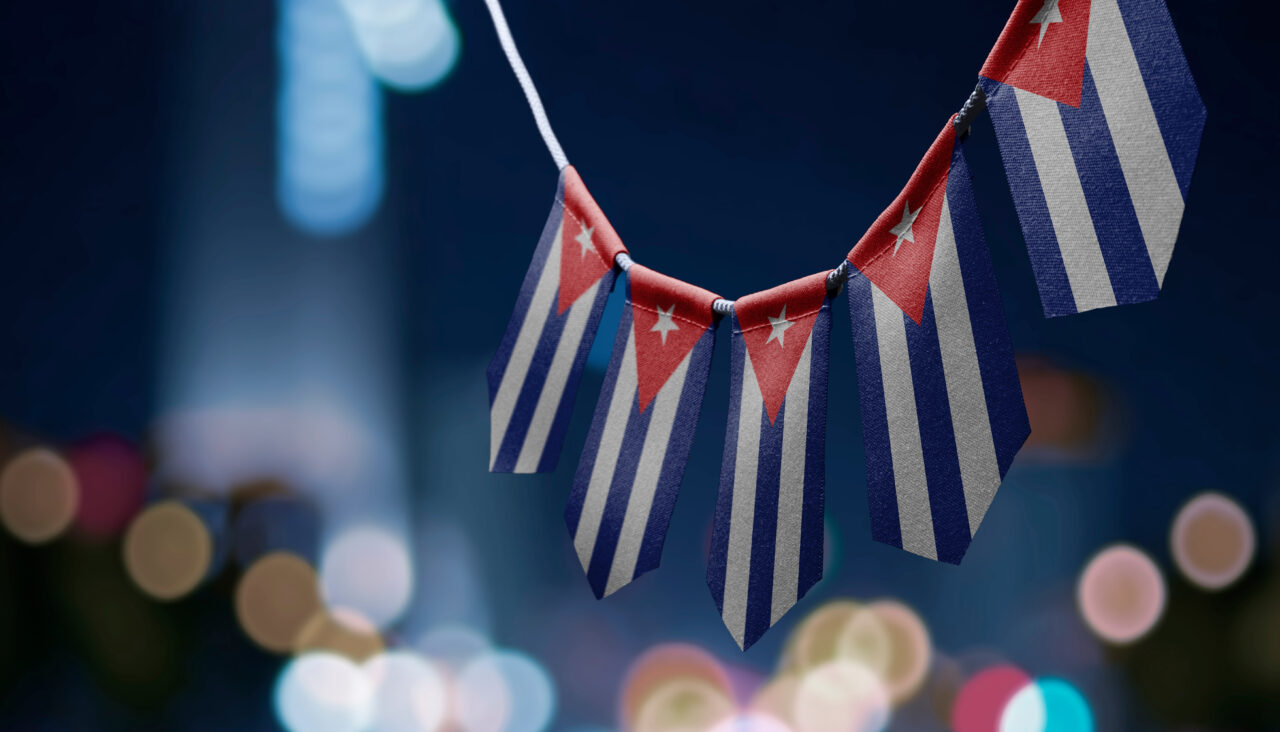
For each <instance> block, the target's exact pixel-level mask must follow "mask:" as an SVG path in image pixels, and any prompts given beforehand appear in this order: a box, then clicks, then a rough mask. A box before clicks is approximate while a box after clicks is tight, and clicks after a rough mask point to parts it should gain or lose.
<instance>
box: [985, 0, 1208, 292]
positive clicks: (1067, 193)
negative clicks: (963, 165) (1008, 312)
mask: <svg viewBox="0 0 1280 732" xmlns="http://www.w3.org/2000/svg"><path fill="white" fill-rule="evenodd" d="M981 74H982V77H983V78H982V81H981V83H982V88H983V90H984V92H985V93H986V96H987V105H988V107H989V108H990V110H991V118H992V120H993V121H994V123H995V127H996V136H997V138H998V139H999V143H1000V152H1001V155H1002V157H1003V158H1004V165H1005V171H1006V173H1007V174H1008V177H1009V187H1010V188H1011V189H1012V191H1013V199H1014V204H1015V205H1016V207H1017V210H1018V217H1019V219H1020V220H1021V222H1022V230H1023V234H1024V236H1025V237H1026V240H1027V249H1028V251H1029V252H1030V255H1031V264H1032V267H1033V268H1034V270H1035V276H1036V281H1037V283H1038V284H1039V288H1040V299H1041V302H1042V304H1043V306H1044V312H1045V315H1047V316H1055V315H1069V314H1071V313H1076V312H1082V311H1085V310H1091V309H1093V308H1100V307H1107V306H1110V305H1117V304H1124V303H1133V302H1143V301H1146V300H1151V299H1153V298H1155V297H1156V295H1157V294H1159V292H1160V287H1161V285H1162V284H1163V282H1164V275H1165V271H1166V270H1167V269H1168V267H1169V259H1170V257H1172V255H1173V246H1174V242H1175V240H1176V239H1177V237H1178V226H1179V224H1180V223H1181V221H1182V209H1183V204H1184V201H1185V199H1186V196H1187V191H1188V188H1189V187H1190V185H1191V173H1192V171H1193V169H1194V168H1195V163H1196V155H1197V153H1198V152H1199V148H1200V135H1201V132H1202V131H1203V130H1204V122H1205V108H1204V104H1203V103H1202V102H1201V101H1200V95H1199V93H1198V92H1197V91H1196V84H1195V80H1194V79H1192V78H1191V71H1190V69H1189V68H1188V67H1187V60H1186V58H1185V57H1184V56H1183V54H1182V47H1181V45H1180V44H1179V42H1178V35H1177V33H1176V31H1175V30H1174V28H1173V21H1172V20H1171V19H1170V18H1169V11H1168V9H1167V8H1166V7H1165V4H1164V2H1163V0H1092V1H1090V0H1022V1H1021V2H1019V3H1018V5H1017V7H1016V8H1015V9H1014V11H1013V15H1012V17H1010V18H1009V23H1008V25H1006V26H1005V29H1004V32H1003V33H1002V34H1001V35H1000V40H999V41H998V42H997V44H996V47H995V48H994V49H993V50H992V52H991V55H990V57H988V59H987V61H986V64H985V65H984V66H983V68H982V72H981Z"/></svg>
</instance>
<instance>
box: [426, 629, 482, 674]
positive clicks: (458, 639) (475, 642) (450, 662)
mask: <svg viewBox="0 0 1280 732" xmlns="http://www.w3.org/2000/svg"><path fill="white" fill-rule="evenodd" d="M490 647H491V646H490V643H489V639H488V638H486V637H484V636H483V635H481V634H480V633H478V632H476V630H474V629H473V628H468V627H466V626H464V625H440V626H436V627H434V628H432V629H431V630H429V631H427V632H426V633H424V634H423V635H422V638H421V639H420V640H419V641H418V643H417V648H418V650H420V651H422V652H423V653H424V654H426V655H427V656H428V657H429V658H431V659H432V660H433V661H436V662H437V663H441V664H444V665H445V666H447V667H448V668H449V669H450V670H452V671H454V672H460V671H461V670H462V669H463V668H465V667H466V665H467V664H468V663H470V662H471V661H472V660H473V659H474V658H476V657H477V656H481V655H483V654H485V653H488V652H489V650H490Z"/></svg>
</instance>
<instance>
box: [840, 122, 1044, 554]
mask: <svg viewBox="0 0 1280 732" xmlns="http://www.w3.org/2000/svg"><path fill="white" fill-rule="evenodd" d="M947 152H948V153H950V164H949V166H948V167H949V170H946V169H944V170H941V171H938V172H939V173H940V174H941V176H940V178H939V184H940V185H939V188H940V189H941V191H942V195H940V196H939V198H940V201H939V203H940V205H939V216H938V223H937V224H936V228H934V229H931V230H929V231H921V232H917V233H916V236H917V238H918V239H919V238H921V237H927V238H928V239H929V241H930V243H932V245H933V250H934V254H933V267H932V268H931V270H930V273H929V292H928V295H927V297H926V300H925V306H924V308H923V310H922V313H921V315H922V317H921V318H919V319H918V321H917V320H913V319H911V318H910V317H909V316H908V315H907V314H905V313H903V312H902V311H900V310H899V309H898V308H897V307H895V306H894V304H893V302H892V301H891V300H890V299H889V298H888V296H887V295H886V294H884V293H882V292H881V290H880V289H879V288H878V287H877V286H876V285H875V284H874V283H873V281H872V280H871V279H870V278H869V277H866V276H863V275H860V274H855V275H853V276H852V277H850V278H849V282H848V285H847V286H848V290H849V315H850V320H852V321H853V342H854V350H855V354H856V359H857V363H858V386H859V392H860V396H861V400H862V439H863V443H864V445H865V448H866V454H867V503H868V506H869V508H870V512H871V535H872V537H873V538H874V539H876V540H877V541H882V542H884V543H886V544H891V545H893V546H896V547H898V548H900V549H905V550H907V551H909V552H912V553H913V554H919V555H920V556H923V557H928V558H929V559H937V560H941V561H944V562H949V563H952V564H959V563H960V560H961V558H962V557H964V553H965V550H967V549H968V548H969V542H970V541H971V539H972V538H973V535H974V533H976V532H977V530H978V524H979V523H981V521H982V517H983V516H984V515H985V514H986V512H987V508H988V506H990V505H991V500H992V499H993V498H994V497H995V494H996V489H997V488H998V487H999V486H1000V481H1001V480H1003V478H1004V474H1005V472H1007V471H1008V470H1009V465H1010V463H1012V462H1013V457H1014V455H1016V454H1017V452H1018V449H1019V448H1021V447H1022V443H1023V442H1025V441H1026V439H1027V436H1028V435H1029V434H1030V433H1031V426H1030V424H1029V423H1028V422H1027V413H1026V409H1025V407H1024V406H1023V403H1022V387H1021V385H1020V384H1019V383H1018V372H1017V369H1016V368H1015V367H1014V362H1013V348H1012V347H1011V346H1010V344H1009V331H1008V329H1007V328H1006V327H1005V320H1004V311H1003V309H1002V308H1001V306H1000V290H999V288H998V287H997V286H996V279H995V273H994V272H993V271H992V267H991V257H990V255H989V254H988V253H987V245H986V242H985V241H984V240H983V236H982V225H981V222H980V221H979V220H978V209H977V206H976V205H975V203H974V200H973V184H972V181H971V179H970V177H969V169H968V165H967V164H966V163H965V159H964V150H963V145H960V144H957V145H955V150H954V152H951V151H950V150H947Z"/></svg>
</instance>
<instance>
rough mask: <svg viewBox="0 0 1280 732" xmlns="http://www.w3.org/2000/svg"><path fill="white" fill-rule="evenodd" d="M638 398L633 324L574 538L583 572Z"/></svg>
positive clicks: (598, 529)
mask: <svg viewBox="0 0 1280 732" xmlns="http://www.w3.org/2000/svg"><path fill="white" fill-rule="evenodd" d="M635 398H636V334H635V325H634V323H633V324H632V328H631V333H629V334H628V335H627V345H626V349H625V350H624V351H623V354H622V366H621V367H620V368H619V369H618V379H617V381H616V382H615V383H614V385H613V394H612V395H611V396H610V397H609V411H608V413H607V416H606V417H605V420H604V429H603V430H602V431H601V434H600V445H599V447H598V448H597V449H596V461H595V464H594V465H592V467H591V481H590V482H589V483H587V495H586V496H585V497H584V498H583V500H582V514H581V516H579V518H578V531H577V532H576V533H575V534H574V535H573V548H574V549H576V550H577V551H578V559H579V560H581V561H582V569H583V570H584V571H585V570H589V569H590V568H591V553H592V552H593V551H594V550H595V546H596V534H598V533H599V532H600V520H601V518H602V517H603V516H604V507H605V503H606V502H607V501H608V499H609V484H610V483H612V482H613V471H614V468H615V467H617V464H618V453H619V452H620V451H621V450H622V439H623V437H625V436H626V433H627V420H628V418H630V416H631V403H632V402H633V401H635Z"/></svg>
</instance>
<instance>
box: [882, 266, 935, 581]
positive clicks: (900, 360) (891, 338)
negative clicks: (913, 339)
mask: <svg viewBox="0 0 1280 732" xmlns="http://www.w3.org/2000/svg"><path fill="white" fill-rule="evenodd" d="M871 301H872V302H873V303H874V304H875V307H874V310H875V312H876V341H877V342H878V344H879V346H880V373H881V381H882V382H883V384H884V407H885V414H886V416H887V417H888V422H889V452H890V454H891V455H892V457H893V486H894V488H895V489H896V491H897V494H898V525H899V526H900V527H901V530H902V548H903V549H906V550H907V551H909V552H912V553H914V554H919V555H920V556H923V557H928V558H930V559H937V558H938V550H937V547H936V546H935V544H934V540H933V513H932V512H931V509H930V507H929V484H928V480H927V478H926V476H925V472H924V448H923V447H922V446H921V442H920V420H919V417H918V416H917V414H916V393H915V382H914V381H913V380H912V378H911V356H910V354H909V353H908V351H907V331H906V324H905V320H906V318H904V317H903V315H902V310H901V309H900V308H899V307H898V306H897V305H894V304H893V301H892V300H890V299H889V298H888V297H886V296H885V295H884V293H882V292H880V290H879V288H877V287H875V286H874V285H872V287H871Z"/></svg>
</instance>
